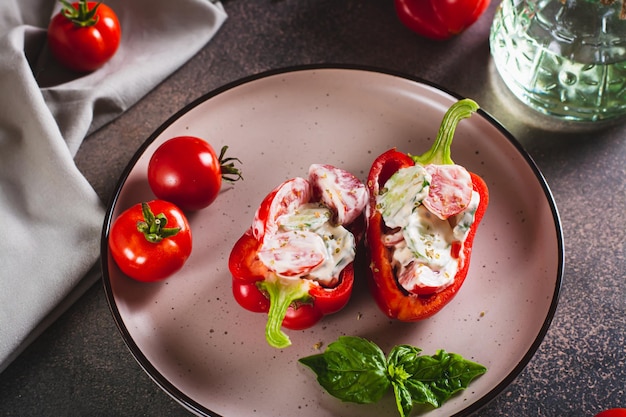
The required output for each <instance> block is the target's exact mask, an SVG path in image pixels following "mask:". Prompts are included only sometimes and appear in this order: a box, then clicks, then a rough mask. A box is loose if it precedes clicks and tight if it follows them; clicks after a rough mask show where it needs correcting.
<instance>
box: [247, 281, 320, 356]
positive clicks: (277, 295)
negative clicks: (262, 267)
mask: <svg viewBox="0 0 626 417" xmlns="http://www.w3.org/2000/svg"><path fill="white" fill-rule="evenodd" d="M257 286H258V287H259V289H260V290H261V291H263V292H264V293H266V294H267V296H268V298H269V300H270V309H269V311H268V312H267V325H266V326H265V338H266V339H267V343H269V345H270V346H273V347H275V348H279V349H280V348H286V347H287V346H290V345H291V340H290V339H289V336H287V335H286V334H285V333H284V332H283V331H282V330H281V326H282V324H283V319H284V318H285V315H286V314H287V309H288V308H289V306H290V305H291V304H292V303H293V302H296V301H306V300H308V299H309V297H310V296H309V285H308V283H307V281H305V280H302V279H297V280H286V279H281V278H280V277H278V276H276V275H275V274H269V275H268V277H267V278H266V279H265V280H263V281H259V282H258V283H257Z"/></svg>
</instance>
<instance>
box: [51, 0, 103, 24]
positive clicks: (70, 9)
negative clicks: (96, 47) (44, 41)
mask: <svg viewBox="0 0 626 417" xmlns="http://www.w3.org/2000/svg"><path fill="white" fill-rule="evenodd" d="M59 1H60V2H61V4H63V9H62V12H63V15H64V16H65V17H67V18H68V19H69V20H71V21H72V23H74V24H75V25H76V26H79V27H82V28H84V27H88V26H93V25H95V24H96V23H98V16H96V12H97V11H98V7H99V6H100V3H101V2H98V3H97V4H96V5H95V6H94V7H93V8H92V9H91V10H90V9H89V5H88V4H87V0H79V1H78V7H74V5H73V4H72V3H70V2H69V1H67V0H59Z"/></svg>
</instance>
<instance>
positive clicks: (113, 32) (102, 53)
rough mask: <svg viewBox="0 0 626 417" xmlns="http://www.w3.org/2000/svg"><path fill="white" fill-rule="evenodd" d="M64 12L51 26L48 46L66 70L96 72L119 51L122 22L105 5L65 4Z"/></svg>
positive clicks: (81, 2) (64, 2)
mask: <svg viewBox="0 0 626 417" xmlns="http://www.w3.org/2000/svg"><path fill="white" fill-rule="evenodd" d="M62 3H63V9H62V10H61V11H60V12H59V13H57V14H56V15H55V16H54V17H53V18H52V20H51V21H50V25H49V26H48V45H49V46H50V50H51V51H52V54H53V55H54V56H55V57H56V59H57V60H58V61H59V62H60V63H61V64H62V65H63V66H65V67H67V68H69V69H71V70H74V71H78V72H89V71H94V70H96V69H98V68H100V67H101V66H102V65H104V64H105V63H106V62H107V61H108V60H109V59H111V57H112V56H113V55H114V54H115V52H116V51H117V49H118V47H119V45H120V41H121V38H122V31H121V27H120V22H119V20H118V19H117V15H116V14H115V12H114V11H113V10H112V9H111V8H110V7H109V6H107V5H106V4H102V3H96V2H91V1H90V2H87V1H84V0H81V1H79V2H76V3H72V4H70V3H68V2H66V1H62Z"/></svg>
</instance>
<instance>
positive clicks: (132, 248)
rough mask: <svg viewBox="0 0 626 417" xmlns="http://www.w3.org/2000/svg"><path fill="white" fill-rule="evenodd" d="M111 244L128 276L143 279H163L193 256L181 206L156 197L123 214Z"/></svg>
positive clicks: (117, 221) (110, 236) (110, 246)
mask: <svg viewBox="0 0 626 417" xmlns="http://www.w3.org/2000/svg"><path fill="white" fill-rule="evenodd" d="M155 213H156V214H155ZM108 243H109V250H110V252H111V256H112V257H113V260H114V261H115V263H116V264H117V266H118V267H119V268H120V270H122V272H124V273H125V274H126V275H128V276H129V277H131V278H134V279H136V280H138V281H143V282H152V281H161V280H163V279H165V278H167V277H169V276H170V275H172V274H173V273H175V272H176V271H178V270H179V269H181V268H182V267H183V265H184V264H185V262H186V261H187V258H189V255H190V254H191V246H192V245H191V229H190V228H189V223H188V222H187V218H186V217H185V215H184V214H183V212H182V211H181V210H180V209H179V208H178V207H176V206H175V205H174V204H172V203H170V202H168V201H163V200H154V201H151V202H148V203H140V204H136V205H134V206H132V207H130V208H129V209H127V210H126V211H124V212H123V213H122V214H120V215H119V217H118V218H117V219H115V221H114V222H113V225H112V226H111V230H110V232H109V242H108Z"/></svg>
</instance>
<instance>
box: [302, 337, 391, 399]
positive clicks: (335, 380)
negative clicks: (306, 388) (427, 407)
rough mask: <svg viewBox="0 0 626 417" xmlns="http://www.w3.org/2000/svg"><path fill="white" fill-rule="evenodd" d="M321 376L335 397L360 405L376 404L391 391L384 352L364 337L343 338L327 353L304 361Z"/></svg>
mask: <svg viewBox="0 0 626 417" xmlns="http://www.w3.org/2000/svg"><path fill="white" fill-rule="evenodd" d="M300 363H302V364H304V365H306V366H308V367H309V368H311V370H313V372H315V373H316V374H317V381H318V382H319V383H320V385H321V386H322V387H323V388H324V389H325V390H326V391H328V393H329V394H331V395H332V396H334V397H336V398H339V399H340V400H342V401H348V402H354V403H359V404H367V403H375V402H377V401H378V400H380V399H381V398H382V396H383V395H384V394H385V393H386V392H387V390H388V389H389V385H390V381H389V378H388V377H387V370H386V366H385V364H386V360H385V355H384V353H383V351H382V350H380V348H379V347H378V346H376V345H375V344H374V343H372V342H370V341H368V340H365V339H362V338H360V337H352V336H342V337H340V338H339V339H338V340H337V341H336V342H333V343H331V344H330V345H328V347H327V348H326V350H325V351H324V353H322V354H319V355H313V356H308V357H306V358H302V359H300Z"/></svg>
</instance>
